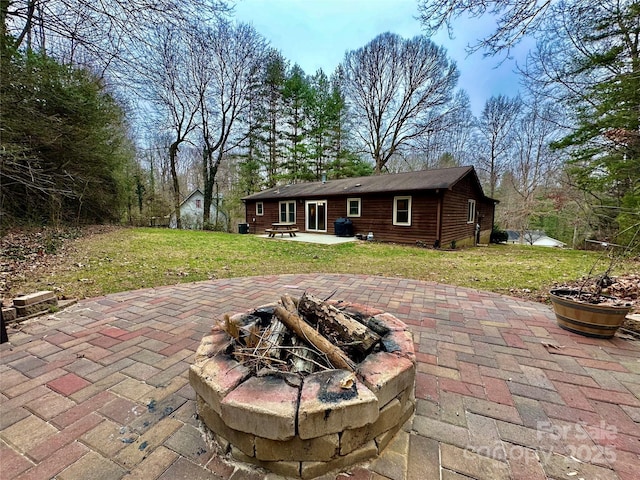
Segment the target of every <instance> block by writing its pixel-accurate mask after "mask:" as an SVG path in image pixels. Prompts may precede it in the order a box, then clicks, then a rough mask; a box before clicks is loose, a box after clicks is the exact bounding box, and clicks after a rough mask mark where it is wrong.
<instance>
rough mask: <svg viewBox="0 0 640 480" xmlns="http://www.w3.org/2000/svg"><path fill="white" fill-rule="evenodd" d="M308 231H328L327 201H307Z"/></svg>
mask: <svg viewBox="0 0 640 480" xmlns="http://www.w3.org/2000/svg"><path fill="white" fill-rule="evenodd" d="M306 203H307V231H308V232H326V231H327V202H326V200H313V201H307V202H306Z"/></svg>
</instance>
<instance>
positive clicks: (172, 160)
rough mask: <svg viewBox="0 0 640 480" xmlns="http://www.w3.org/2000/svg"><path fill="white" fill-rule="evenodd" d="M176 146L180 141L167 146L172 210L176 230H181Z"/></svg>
mask: <svg viewBox="0 0 640 480" xmlns="http://www.w3.org/2000/svg"><path fill="white" fill-rule="evenodd" d="M178 145H180V140H176V141H175V142H173V143H172V144H171V145H170V146H169V163H170V165H171V179H172V180H173V209H174V211H175V214H176V228H178V229H181V228H182V219H181V218H180V183H179V182H178V170H177V168H176V158H177V156H178Z"/></svg>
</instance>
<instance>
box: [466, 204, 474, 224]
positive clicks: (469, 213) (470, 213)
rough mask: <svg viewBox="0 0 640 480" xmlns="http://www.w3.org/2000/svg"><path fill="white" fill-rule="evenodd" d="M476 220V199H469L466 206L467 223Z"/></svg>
mask: <svg viewBox="0 0 640 480" xmlns="http://www.w3.org/2000/svg"><path fill="white" fill-rule="evenodd" d="M475 221H476V201H475V200H469V206H468V208H467V223H474V222H475Z"/></svg>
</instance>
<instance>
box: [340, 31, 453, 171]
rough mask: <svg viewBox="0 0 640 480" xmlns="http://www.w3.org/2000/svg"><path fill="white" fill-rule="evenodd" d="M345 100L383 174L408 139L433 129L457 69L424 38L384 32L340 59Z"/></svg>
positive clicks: (439, 116)
mask: <svg viewBox="0 0 640 480" xmlns="http://www.w3.org/2000/svg"><path fill="white" fill-rule="evenodd" d="M343 68H344V73H345V87H346V94H347V98H348V101H349V102H350V104H351V107H352V109H353V113H354V114H355V118H356V119H362V121H360V122H359V126H358V128H357V130H356V135H357V136H358V137H359V139H360V142H361V144H362V145H363V147H364V150H366V151H367V152H368V153H369V154H370V155H371V158H372V159H373V161H374V162H375V172H376V173H381V171H382V169H383V168H384V167H385V165H386V164H387V162H388V161H389V160H390V159H391V158H392V157H393V156H394V155H395V154H397V153H399V151H400V150H401V149H402V148H404V147H406V146H408V145H409V144H410V143H411V142H412V141H414V140H416V139H418V138H420V137H421V136H423V135H425V134H426V133H427V132H428V131H429V130H432V129H433V128H435V127H436V126H437V124H438V121H439V120H440V118H441V117H442V116H443V115H445V114H446V112H447V108H448V106H449V104H450V101H451V97H452V94H453V89H454V87H455V84H456V82H457V80H458V71H457V69H456V66H455V64H454V63H453V62H451V61H449V59H447V56H446V52H445V50H444V49H443V48H442V47H438V46H437V45H435V44H434V43H433V42H431V41H430V40H429V39H428V38H426V37H423V36H417V37H415V38H413V39H410V40H405V39H403V38H402V37H400V36H399V35H395V34H392V33H384V34H382V35H379V36H378V37H376V38H375V39H373V40H372V41H371V42H370V43H368V44H367V45H365V46H364V47H362V48H360V49H358V50H354V51H351V52H347V54H346V55H345V58H344V62H343Z"/></svg>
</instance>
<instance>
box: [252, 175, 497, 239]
mask: <svg viewBox="0 0 640 480" xmlns="http://www.w3.org/2000/svg"><path fill="white" fill-rule="evenodd" d="M243 201H244V203H245V212H246V222H247V223H248V224H249V232H250V233H264V231H265V230H266V229H269V228H272V225H273V224H274V223H278V224H286V225H290V226H292V227H296V228H298V229H299V230H300V231H301V232H308V233H323V234H328V235H334V234H335V233H336V232H335V229H334V227H335V223H334V222H335V221H336V220H338V219H345V218H346V219H348V220H350V221H351V222H352V228H353V233H354V234H361V235H365V236H366V235H367V234H369V233H372V234H373V238H374V239H375V240H378V241H383V242H396V243H412V244H415V243H416V242H423V244H425V245H429V246H442V247H449V246H450V245H451V243H452V242H455V244H456V245H457V246H463V245H473V244H475V242H476V241H479V242H480V243H488V242H489V237H490V234H491V229H492V226H493V220H494V212H495V204H496V203H497V201H496V200H493V199H491V198H489V197H487V196H485V195H484V193H483V191H482V186H481V185H480V182H479V180H478V176H477V175H476V172H475V170H474V168H473V167H454V168H442V169H433V170H423V171H419V172H407V173H396V174H387V175H376V176H369V177H354V178H345V179H340V180H328V181H326V182H309V183H297V184H291V185H282V186H278V187H273V188H270V189H268V190H263V191H261V192H258V193H254V194H252V195H249V196H247V197H244V198H243ZM478 226H479V227H478ZM477 228H479V231H478V230H477Z"/></svg>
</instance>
